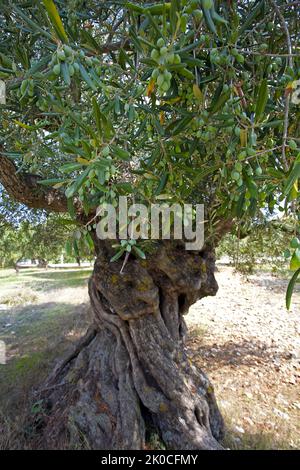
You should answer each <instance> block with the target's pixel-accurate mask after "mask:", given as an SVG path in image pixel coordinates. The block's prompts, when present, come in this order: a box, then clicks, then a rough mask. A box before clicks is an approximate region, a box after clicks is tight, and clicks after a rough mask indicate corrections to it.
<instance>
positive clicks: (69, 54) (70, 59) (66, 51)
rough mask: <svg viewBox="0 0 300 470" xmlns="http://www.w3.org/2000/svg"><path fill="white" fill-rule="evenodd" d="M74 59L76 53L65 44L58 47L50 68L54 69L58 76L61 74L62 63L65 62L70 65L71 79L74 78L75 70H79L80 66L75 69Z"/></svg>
mask: <svg viewBox="0 0 300 470" xmlns="http://www.w3.org/2000/svg"><path fill="white" fill-rule="evenodd" d="M74 58H75V52H74V51H73V49H72V48H71V47H70V46H68V45H66V44H65V45H63V46H60V47H58V48H57V50H56V51H55V52H54V54H53V56H52V59H51V62H50V64H49V66H50V67H51V68H52V71H53V73H54V75H57V76H58V75H60V73H61V63H62V62H65V63H66V64H67V65H68V69H69V74H70V77H72V76H73V75H74V73H75V68H77V67H78V70H79V66H78V64H77V66H75V67H74Z"/></svg>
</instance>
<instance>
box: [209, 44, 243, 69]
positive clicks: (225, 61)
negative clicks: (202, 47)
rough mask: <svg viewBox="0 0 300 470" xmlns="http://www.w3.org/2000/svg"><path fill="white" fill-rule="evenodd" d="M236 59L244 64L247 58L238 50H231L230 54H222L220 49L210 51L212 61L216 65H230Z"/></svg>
mask: <svg viewBox="0 0 300 470" xmlns="http://www.w3.org/2000/svg"><path fill="white" fill-rule="evenodd" d="M232 59H234V60H235V61H236V62H237V63H239V64H243V63H244V62H245V58H244V56H243V55H242V54H240V53H239V51H238V50H237V49H236V48H233V49H231V53H230V54H224V53H222V54H220V53H219V50H218V49H212V50H211V51H210V61H211V63H212V64H215V65H229V64H230V63H231V61H232Z"/></svg>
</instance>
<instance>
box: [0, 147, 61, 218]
mask: <svg viewBox="0 0 300 470" xmlns="http://www.w3.org/2000/svg"><path fill="white" fill-rule="evenodd" d="M40 179H42V178H41V177H39V176H37V175H30V174H27V173H17V169H16V167H15V165H14V164H13V162H12V161H11V160H10V159H9V158H7V157H5V156H3V155H2V156H0V182H1V183H2V184H3V186H4V188H5V189H6V191H7V192H8V194H9V195H10V196H11V197H12V198H13V199H15V200H16V201H18V202H20V203H22V204H25V205H26V206H28V207H31V208H33V209H45V210H48V211H53V212H67V210H68V208H67V199H66V197H65V195H64V194H63V193H62V192H61V191H59V190H57V189H53V188H49V187H44V186H42V185H40V184H38V181H39V180H40Z"/></svg>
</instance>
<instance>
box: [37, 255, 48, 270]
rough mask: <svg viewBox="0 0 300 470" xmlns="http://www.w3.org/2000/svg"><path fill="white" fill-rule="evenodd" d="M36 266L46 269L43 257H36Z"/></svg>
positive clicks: (46, 265) (46, 262)
mask: <svg viewBox="0 0 300 470" xmlns="http://www.w3.org/2000/svg"><path fill="white" fill-rule="evenodd" d="M38 263H39V264H38V268H45V269H47V268H48V261H47V260H46V259H44V258H39V259H38Z"/></svg>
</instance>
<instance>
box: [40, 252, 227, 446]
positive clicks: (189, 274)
mask: <svg viewBox="0 0 300 470" xmlns="http://www.w3.org/2000/svg"><path fill="white" fill-rule="evenodd" d="M110 256H111V253H110V248H109V247H108V246H105V245H104V246H103V245H102V246H101V247H99V249H98V255H97V259H96V262H95V267H94V272H93V274H92V277H91V279H90V282H89V294H90V298H91V305H92V312H93V326H92V327H91V328H90V330H89V331H88V333H87V335H86V336H85V338H83V339H82V341H81V342H80V344H79V345H78V346H77V348H76V350H75V351H73V352H72V354H71V355H70V356H69V357H68V358H66V359H65V360H64V361H63V362H62V363H61V364H60V365H59V366H57V368H56V370H55V371H54V372H53V374H52V375H51V377H49V380H48V382H47V384H46V387H45V388H44V390H43V391H42V392H41V397H42V398H43V403H44V406H45V407H46V408H47V415H46V417H44V423H43V430H42V433H43V442H44V443H46V444H44V446H45V447H48V448H57V447H61V445H62V444H61V443H62V441H64V440H65V441H68V442H71V445H72V446H73V447H74V446H75V447H79V446H84V447H85V446H88V447H90V448H93V449H143V448H145V442H146V433H147V428H148V427H149V426H150V427H151V428H152V429H153V428H155V429H156V430H157V433H158V434H159V436H160V438H161V439H162V441H163V442H164V444H165V445H166V447H167V448H171V449H177V450H181V449H220V448H221V446H220V444H219V443H218V441H219V440H220V439H221V438H222V435H223V428H224V426H223V420H222V417H221V415H220V412H219V410H218V407H217V404H216V400H215V397H214V392H213V387H212V385H211V384H210V382H209V380H208V378H207V377H206V375H205V374H204V373H203V372H202V371H200V370H198V369H196V368H195V366H194V365H192V364H191V362H190V361H189V359H188V356H187V353H186V350H185V346H184V337H185V332H186V328H185V322H184V318H183V315H184V314H185V313H187V311H188V308H189V306H190V305H191V304H193V303H194V302H195V301H196V300H198V299H200V298H202V297H204V296H207V295H215V293H216V292H217V283H216V281H215V278H214V274H213V272H214V256H213V253H212V252H211V251H210V250H209V249H208V248H207V249H204V250H203V251H201V252H197V253H195V252H188V251H185V250H184V247H183V245H181V244H176V245H174V243H173V244H171V243H170V244H169V245H168V244H166V243H164V244H161V245H160V247H159V249H158V250H157V251H156V252H155V254H153V255H152V256H150V257H149V259H147V260H146V261H140V260H131V261H129V262H128V263H127V265H126V267H125V270H124V273H123V274H120V264H122V263H120V264H119V263H110V262H109V259H110Z"/></svg>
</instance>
